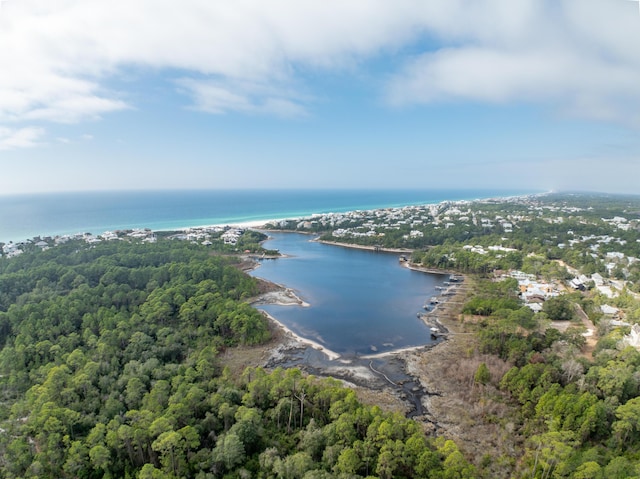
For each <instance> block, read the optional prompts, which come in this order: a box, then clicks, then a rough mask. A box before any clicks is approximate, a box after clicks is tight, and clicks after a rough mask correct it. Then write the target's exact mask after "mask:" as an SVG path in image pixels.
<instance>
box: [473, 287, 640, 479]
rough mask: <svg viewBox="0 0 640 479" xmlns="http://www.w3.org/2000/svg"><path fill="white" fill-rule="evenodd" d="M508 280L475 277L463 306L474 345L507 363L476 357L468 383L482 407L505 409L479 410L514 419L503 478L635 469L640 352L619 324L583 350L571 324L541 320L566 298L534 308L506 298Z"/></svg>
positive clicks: (619, 474) (630, 474)
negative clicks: (512, 451)
mask: <svg viewBox="0 0 640 479" xmlns="http://www.w3.org/2000/svg"><path fill="white" fill-rule="evenodd" d="M510 282H513V280H506V281H502V282H497V283H496V282H493V281H489V280H484V282H482V283H481V284H480V285H479V288H478V294H477V295H475V296H474V297H473V298H472V299H471V300H470V301H468V302H467V303H466V305H465V306H464V313H465V314H467V315H474V317H475V318H476V321H475V323H474V325H473V327H472V330H473V331H474V334H475V335H476V337H477V341H478V342H477V348H478V351H477V352H478V353H483V354H488V355H492V356H497V357H499V358H501V359H502V360H504V361H506V363H507V364H508V365H511V368H510V369H508V371H507V372H506V373H505V374H502V375H499V376H492V375H491V374H490V372H489V371H488V370H487V368H486V365H484V364H482V365H481V366H484V368H478V371H477V372H476V375H475V381H476V383H478V382H481V383H482V384H483V390H482V391H481V393H480V395H479V397H480V399H479V400H480V401H482V402H484V403H485V407H486V409H487V410H488V411H492V410H494V409H495V410H498V408H492V407H491V406H490V404H492V403H493V404H497V403H500V404H507V405H509V406H511V407H512V408H513V409H511V413H510V414H506V415H504V414H500V415H497V414H496V415H494V414H492V413H491V412H489V413H488V415H487V417H485V420H486V421H488V422H496V423H498V424H502V425H503V426H504V425H507V424H516V425H517V427H516V428H515V430H514V435H513V441H514V444H515V443H521V444H522V446H523V451H522V453H521V455H520V457H519V458H518V460H517V463H516V464H515V470H514V472H513V476H512V477H522V478H547V477H552V478H576V479H577V478H581V479H586V478H596V479H600V478H601V479H609V478H634V477H640V352H638V351H637V350H636V349H635V348H633V347H630V346H627V347H625V346H624V345H621V344H619V342H618V340H619V339H620V334H621V331H611V332H609V333H607V332H606V331H601V333H602V334H601V337H600V340H599V341H598V343H597V345H596V348H595V351H594V352H593V354H592V355H590V354H584V350H583V347H584V345H585V337H584V336H582V334H581V333H582V332H583V330H582V329H581V327H580V323H576V324H575V326H574V327H570V328H568V329H567V330H566V331H565V332H560V331H559V330H557V329H555V328H553V327H549V316H550V315H551V314H552V313H555V312H556V311H555V309H560V308H563V307H565V306H566V305H570V304H571V303H570V302H569V300H568V299H566V298H564V297H561V298H559V300H558V301H557V304H555V303H552V305H551V306H549V308H548V309H545V311H544V312H542V313H536V314H534V313H533V312H532V311H531V310H530V309H529V308H527V307H521V305H520V304H519V303H518V302H517V301H513V299H514V297H515V292H514V291H515V289H514V287H513V286H514V285H513V284H509V283H510ZM545 306H547V304H546V303H545ZM625 331H628V328H625Z"/></svg>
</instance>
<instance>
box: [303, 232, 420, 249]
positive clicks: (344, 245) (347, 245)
mask: <svg viewBox="0 0 640 479" xmlns="http://www.w3.org/2000/svg"><path fill="white" fill-rule="evenodd" d="M292 233H295V231H293V232H292ZM313 241H316V242H317V243H321V244H327V245H333V246H340V247H342V248H353V249H361V250H365V251H379V252H381V253H400V254H402V253H404V254H407V253H413V251H414V250H413V249H410V248H381V247H377V246H368V245H362V244H354V243H343V242H341V241H327V240H321V239H315V240H313Z"/></svg>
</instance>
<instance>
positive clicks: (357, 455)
mask: <svg viewBox="0 0 640 479" xmlns="http://www.w3.org/2000/svg"><path fill="white" fill-rule="evenodd" d="M237 261H238V260H237V258H235V257H234V256H229V255H226V254H219V253H216V252H214V251H212V250H211V249H210V248H209V249H208V248H206V247H204V246H202V245H197V244H191V243H189V242H185V241H170V240H161V241H158V242H157V243H155V244H139V243H136V242H128V241H113V242H103V243H99V244H96V245H86V244H84V243H83V242H80V241H71V242H68V243H66V244H63V245H59V246H56V247H55V248H51V249H49V250H46V251H39V250H36V249H33V250H31V251H27V252H26V253H24V254H22V255H20V256H19V257H15V258H9V259H8V258H2V259H0V291H1V295H0V331H1V335H0V338H1V341H2V343H1V347H2V350H1V351H0V394H1V397H0V464H2V467H0V477H3V478H19V477H33V478H35V477H38V478H64V477H69V478H72V477H73V478H101V477H111V478H121V477H130V478H136V477H137V478H181V477H197V478H213V477H225V478H249V477H263V478H276V477H278V478H306V479H312V478H333V477H337V478H358V477H380V478H391V477H425V478H430V477H433V478H454V477H467V478H472V477H480V475H481V474H480V472H479V471H478V470H477V469H476V468H475V467H474V466H473V465H471V464H470V463H469V462H468V461H467V459H466V458H465V457H464V456H463V454H462V453H461V451H460V450H459V448H458V447H457V446H456V444H455V443H453V442H452V441H450V440H445V439H442V438H439V439H435V438H427V437H426V436H425V434H424V433H423V432H422V429H421V427H420V424H419V423H417V422H415V421H412V420H409V419H406V418H405V417H404V416H402V415H399V414H398V413H389V412H384V411H382V410H381V409H380V408H378V407H376V406H368V405H363V404H361V403H359V402H358V401H357V399H356V398H355V394H354V392H353V391H352V390H351V389H349V388H345V387H343V386H342V385H341V384H340V383H339V382H338V381H336V380H331V379H319V378H315V377H313V376H305V375H303V374H302V373H301V372H300V371H299V370H297V369H290V370H281V369H277V370H274V371H269V372H267V371H264V370H262V369H260V368H248V369H246V370H245V371H244V373H243V374H241V375H239V377H233V376H232V375H231V374H230V372H229V370H228V369H227V368H225V367H224V365H223V363H222V362H221V360H220V354H221V352H223V351H224V350H225V349H227V348H233V347H235V346H236V345H240V344H243V345H251V344H258V343H262V342H264V341H266V340H268V338H269V334H270V333H269V327H268V324H267V323H266V320H265V318H264V317H263V316H262V315H261V314H260V313H259V312H258V311H256V310H255V309H253V308H252V307H250V306H249V305H248V304H247V303H246V300H247V299H248V298H251V297H253V296H255V295H256V294H257V292H258V287H257V283H256V280H255V279H253V278H251V277H249V276H248V275H246V274H245V273H243V272H242V271H240V270H239V269H238V268H237V264H236V263H237Z"/></svg>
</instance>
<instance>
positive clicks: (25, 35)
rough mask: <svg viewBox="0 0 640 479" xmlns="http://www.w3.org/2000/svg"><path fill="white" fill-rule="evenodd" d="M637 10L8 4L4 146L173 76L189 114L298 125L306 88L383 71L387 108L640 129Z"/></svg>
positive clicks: (423, 0)
mask: <svg viewBox="0 0 640 479" xmlns="http://www.w3.org/2000/svg"><path fill="white" fill-rule="evenodd" d="M637 10H638V9H637V6H636V5H635V4H634V3H631V2H625V1H622V0H519V1H513V0H485V1H478V0H447V1H441V0H396V1H394V2H389V1H387V0H385V1H382V0H351V1H347V2H345V1H337V0H302V1H290V0H271V1H265V0H237V1H234V2H227V1H221V0H218V1H216V0H181V1H179V2H177V1H168V0H153V1H151V0H136V1H134V2H132V1H125V0H111V1H109V2H104V1H102V0H59V1H55V2H53V1H51V0H20V1H7V2H5V3H4V4H3V6H2V10H1V11H0V45H3V47H2V48H0V72H2V74H0V124H2V125H4V129H3V130H2V135H3V136H2V145H3V148H8V147H20V146H32V145H33V143H34V141H36V138H37V137H38V136H40V135H41V134H42V127H43V125H46V123H47V122H57V123H77V122H81V121H87V120H95V119H99V118H100V117H102V116H104V115H106V114H109V113H111V112H116V111H120V110H123V109H127V108H136V107H137V104H136V97H135V94H133V93H131V92H129V91H127V90H126V83H127V82H126V81H119V80H120V79H122V78H127V81H135V75H136V73H140V72H142V73H144V74H157V75H162V77H163V78H168V79H169V83H170V85H172V87H173V88H175V89H176V90H177V91H179V92H182V93H183V94H184V95H185V106H187V107H191V108H194V109H198V110H202V111H205V112H209V113H213V114H221V113H226V112H232V111H236V112H240V113H245V114H268V115H278V116H284V117H296V116H304V115H306V114H308V110H309V105H310V104H312V103H310V102H312V101H313V100H312V97H313V92H311V94H309V92H308V87H307V85H305V78H308V77H313V75H315V74H323V73H327V72H330V73H333V72H340V73H345V72H346V73H347V74H349V73H350V72H357V71H358V70H360V69H366V68H367V62H368V61H370V60H376V59H378V60H379V59H385V58H386V59H393V61H389V65H393V69H390V70H389V71H387V72H386V74H387V81H386V82H385V83H384V87H383V88H384V89H383V91H380V96H381V97H383V98H386V99H387V101H388V102H389V103H390V104H392V105H401V106H404V105H421V104H430V103H434V102H447V101H469V100H471V101H475V102H482V103H492V104H493V103H499V104H506V103H514V102H517V103H535V104H543V105H547V106H548V107H549V108H550V109H552V110H553V111H556V112H559V113H561V114H566V115H572V116H576V117H580V118H587V119H596V120H604V121H613V122H618V123H623V124H625V125H633V126H636V127H640V88H638V85H640V15H638V11H637ZM408 52H411V53H408ZM390 68H391V66H390ZM131 76H133V77H134V79H133V80H131V79H130V77H131ZM114 85H118V86H114ZM123 85H125V86H123ZM12 137H15V138H18V137H21V138H23V139H22V140H15V141H10V140H9V138H12ZM6 145H9V146H6ZM11 145H14V146H11Z"/></svg>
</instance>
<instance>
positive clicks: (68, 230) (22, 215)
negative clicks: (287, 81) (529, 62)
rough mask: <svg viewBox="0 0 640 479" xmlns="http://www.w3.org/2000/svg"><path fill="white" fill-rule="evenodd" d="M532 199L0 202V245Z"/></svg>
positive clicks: (124, 195)
mask: <svg viewBox="0 0 640 479" xmlns="http://www.w3.org/2000/svg"><path fill="white" fill-rule="evenodd" d="M539 193H540V192H523V191H508V190H503V191H498V190H479V189H477V190H402V191H401V190H318V191H298V190H285V191H275V190H274V191H266V190H262V191H244V190H228V191H153V192H149V191H147V192H99V193H59V194H42V195H16V196H2V195H0V242H5V243H7V242H9V241H13V242H20V241H24V240H28V239H31V238H34V237H53V236H56V235H65V234H76V233H79V232H90V233H93V234H100V233H103V232H105V231H116V230H127V229H137V228H149V229H151V230H153V231H168V230H176V231H178V230H184V229H187V228H194V227H202V226H203V225H234V226H235V225H239V226H244V227H258V226H263V225H265V224H267V223H268V222H273V221H280V220H282V219H292V218H302V217H310V216H313V215H315V214H322V213H328V212H348V211H358V210H373V209H382V208H394V207H403V206H411V205H428V204H438V203H441V202H444V201H473V200H478V199H483V198H485V199H486V198H509V197H513V196H524V195H531V194H539Z"/></svg>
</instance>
